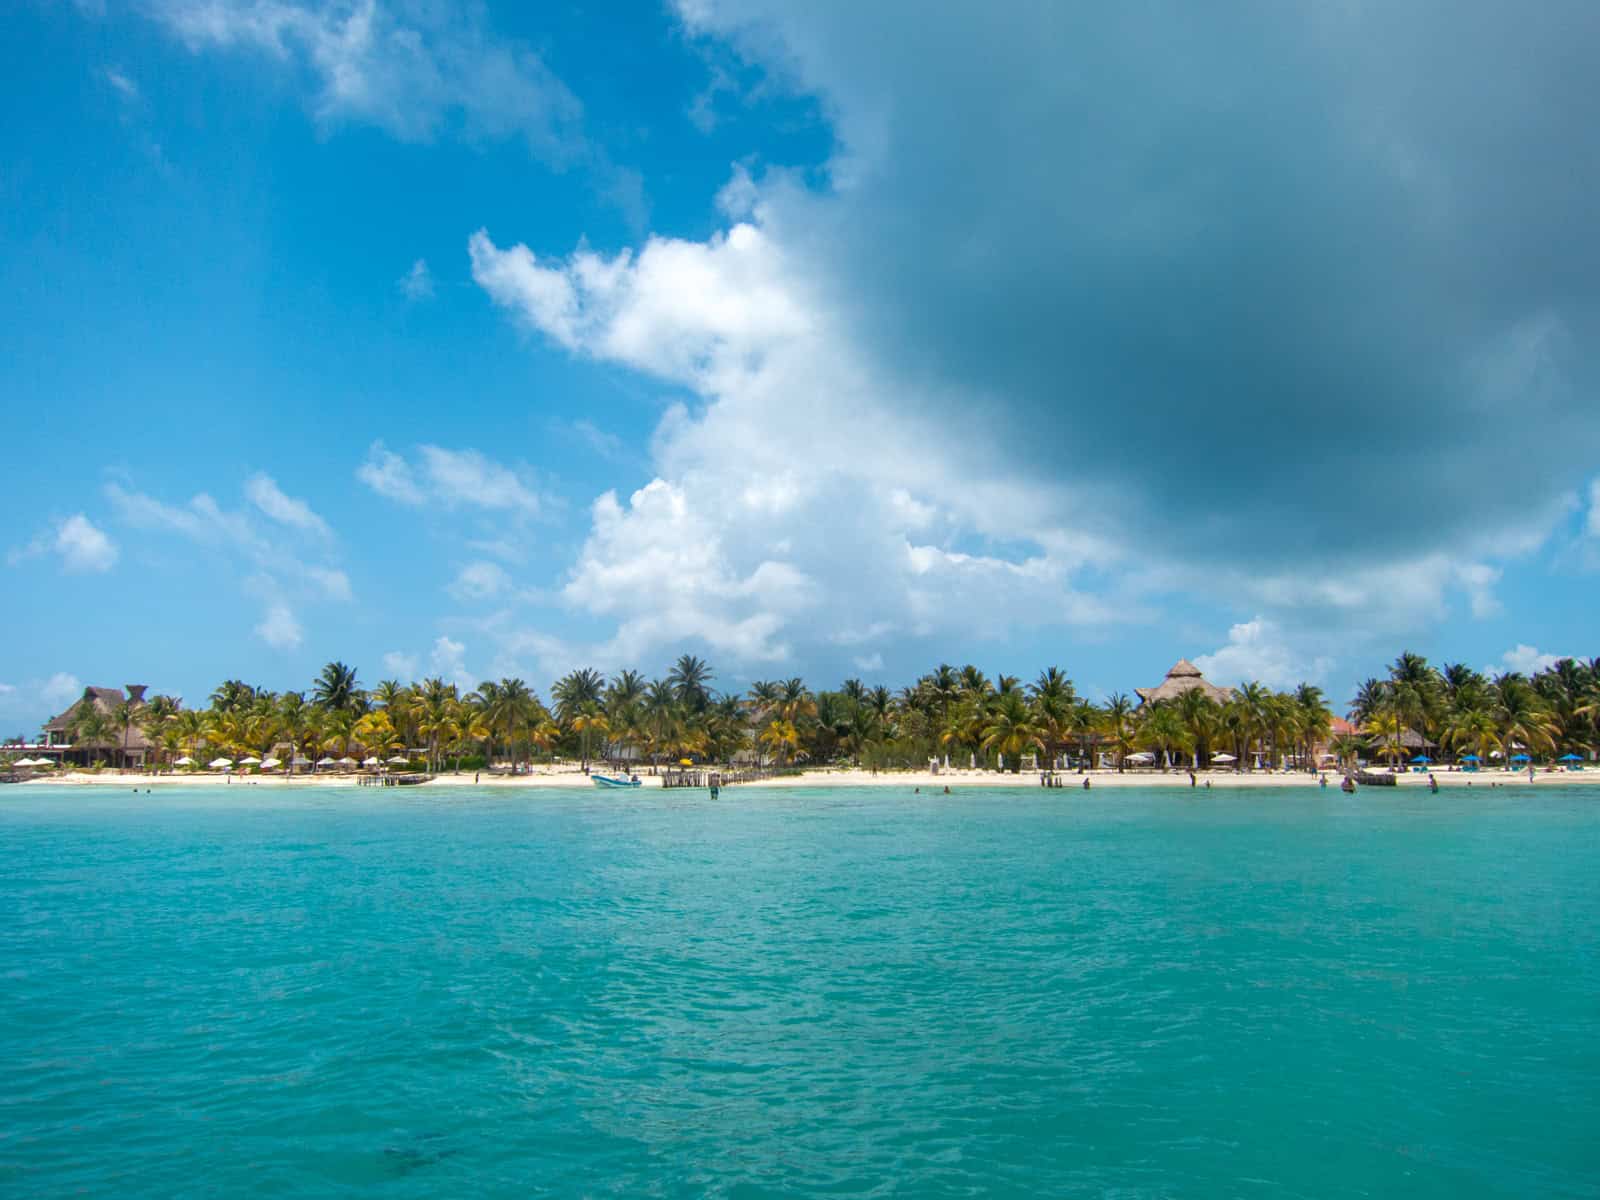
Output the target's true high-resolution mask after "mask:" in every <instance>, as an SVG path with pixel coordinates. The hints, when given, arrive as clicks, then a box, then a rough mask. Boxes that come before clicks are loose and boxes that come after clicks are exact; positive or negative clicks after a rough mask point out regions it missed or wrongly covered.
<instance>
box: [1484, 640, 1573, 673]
mask: <svg viewBox="0 0 1600 1200" xmlns="http://www.w3.org/2000/svg"><path fill="white" fill-rule="evenodd" d="M1572 657H1573V656H1572V655H1570V654H1541V653H1540V652H1539V650H1538V648H1537V647H1535V646H1525V645H1523V644H1521V643H1520V642H1519V643H1518V644H1517V645H1516V646H1514V647H1512V648H1511V649H1510V650H1507V651H1506V652H1505V653H1504V654H1502V655H1501V656H1500V665H1499V666H1497V667H1489V668H1488V669H1487V670H1486V672H1485V674H1489V675H1496V674H1499V673H1501V672H1503V671H1515V672H1517V673H1518V674H1521V675H1533V674H1535V673H1536V672H1539V671H1545V670H1548V669H1549V668H1551V667H1553V666H1555V665H1556V664H1557V663H1558V662H1560V661H1561V660H1562V659H1563V658H1572Z"/></svg>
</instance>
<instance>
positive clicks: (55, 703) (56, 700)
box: [39, 671, 83, 714]
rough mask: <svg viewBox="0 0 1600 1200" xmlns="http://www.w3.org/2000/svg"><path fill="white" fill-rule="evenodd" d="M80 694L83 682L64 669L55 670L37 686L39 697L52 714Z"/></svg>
mask: <svg viewBox="0 0 1600 1200" xmlns="http://www.w3.org/2000/svg"><path fill="white" fill-rule="evenodd" d="M82 696H83V682H82V681H81V680H80V679H79V678H78V677H77V676H76V675H71V674H68V673H67V672H66V671H57V672H56V673H55V674H54V675H52V676H50V678H49V679H47V680H45V682H44V684H43V685H42V686H41V687H40V688H39V699H40V700H41V701H42V702H43V703H44V704H45V706H46V707H47V708H49V709H50V711H51V713H52V714H54V713H58V712H60V711H61V710H62V709H64V708H66V707H67V706H68V705H69V704H71V703H72V702H73V701H75V700H78V699H80V698H81V697H82Z"/></svg>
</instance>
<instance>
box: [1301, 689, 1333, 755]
mask: <svg viewBox="0 0 1600 1200" xmlns="http://www.w3.org/2000/svg"><path fill="white" fill-rule="evenodd" d="M1294 728H1295V733H1296V735H1297V737H1298V739H1299V743H1300V747H1301V753H1302V761H1303V762H1304V763H1305V764H1306V766H1307V767H1308V768H1309V769H1310V770H1313V771H1315V770H1316V769H1317V763H1316V762H1315V761H1313V755H1315V754H1316V748H1317V746H1318V745H1320V744H1321V743H1322V742H1325V741H1326V740H1327V738H1328V731H1329V730H1330V729H1332V728H1333V712H1332V710H1331V709H1329V708H1328V702H1327V701H1326V700H1325V699H1323V695H1322V689H1321V688H1319V687H1316V686H1315V685H1313V684H1309V683H1302V684H1301V685H1300V686H1299V687H1298V688H1296V689H1295V693H1294Z"/></svg>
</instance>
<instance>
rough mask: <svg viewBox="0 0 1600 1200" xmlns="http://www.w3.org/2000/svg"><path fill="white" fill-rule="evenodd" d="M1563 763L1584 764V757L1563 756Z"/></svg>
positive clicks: (1577, 755) (1575, 755) (1578, 755)
mask: <svg viewBox="0 0 1600 1200" xmlns="http://www.w3.org/2000/svg"><path fill="white" fill-rule="evenodd" d="M1561 761H1562V762H1582V761H1583V755H1581V754H1563V755H1562V756H1561Z"/></svg>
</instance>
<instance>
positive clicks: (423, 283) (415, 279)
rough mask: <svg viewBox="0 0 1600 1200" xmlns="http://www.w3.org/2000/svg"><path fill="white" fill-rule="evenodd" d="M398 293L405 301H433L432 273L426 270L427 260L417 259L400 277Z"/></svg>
mask: <svg viewBox="0 0 1600 1200" xmlns="http://www.w3.org/2000/svg"><path fill="white" fill-rule="evenodd" d="M400 291H401V294H403V295H404V296H405V298H406V299H407V300H413V301H415V300H432V299H433V273H432V272H431V271H429V270H428V261H427V259H423V258H419V259H417V261H416V262H414V263H412V264H411V269H410V270H409V271H407V272H406V273H405V274H404V275H402V276H401V277H400Z"/></svg>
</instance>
